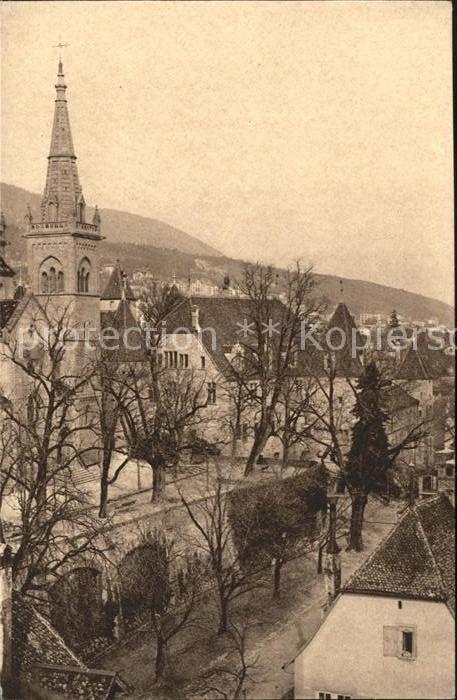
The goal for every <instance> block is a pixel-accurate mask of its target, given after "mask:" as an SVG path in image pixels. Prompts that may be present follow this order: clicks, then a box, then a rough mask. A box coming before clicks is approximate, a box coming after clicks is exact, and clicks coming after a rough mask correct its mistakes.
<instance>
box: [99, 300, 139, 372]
mask: <svg viewBox="0 0 457 700" xmlns="http://www.w3.org/2000/svg"><path fill="white" fill-rule="evenodd" d="M100 325H101V328H102V330H103V329H108V328H113V329H114V330H116V331H117V334H118V336H117V337H116V338H110V335H109V333H107V335H106V336H104V337H103V353H104V357H105V359H108V358H109V359H111V360H113V361H117V362H125V361H127V360H128V361H129V362H142V361H145V360H146V341H145V337H144V335H143V333H142V331H141V328H140V327H139V326H138V323H137V320H136V318H135V316H134V315H133V313H132V310H131V308H130V305H129V303H128V301H126V300H125V299H121V301H120V303H119V306H118V307H117V309H116V310H115V311H102V312H101V314H100ZM118 338H119V341H118Z"/></svg>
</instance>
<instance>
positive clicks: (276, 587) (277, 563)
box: [273, 557, 282, 600]
mask: <svg viewBox="0 0 457 700" xmlns="http://www.w3.org/2000/svg"><path fill="white" fill-rule="evenodd" d="M281 569H282V559H281V557H275V558H274V559H273V600H279V599H280V597H281V594H280V587H281Z"/></svg>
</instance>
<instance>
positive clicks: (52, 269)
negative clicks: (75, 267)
mask: <svg viewBox="0 0 457 700" xmlns="http://www.w3.org/2000/svg"><path fill="white" fill-rule="evenodd" d="M64 285H65V279H64V272H63V270H62V264H61V262H60V260H58V259H57V258H55V257H54V256H50V257H49V258H46V259H45V260H43V262H42V263H41V265H40V270H39V287H40V293H41V294H55V293H56V292H63V291H64Z"/></svg>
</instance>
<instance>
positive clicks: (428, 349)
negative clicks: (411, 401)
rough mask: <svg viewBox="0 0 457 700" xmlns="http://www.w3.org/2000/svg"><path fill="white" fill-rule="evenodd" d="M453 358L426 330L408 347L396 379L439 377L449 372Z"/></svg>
mask: <svg viewBox="0 0 457 700" xmlns="http://www.w3.org/2000/svg"><path fill="white" fill-rule="evenodd" d="M452 365H453V358H452V359H451V362H449V357H448V356H447V355H446V354H445V353H444V352H443V350H442V349H441V348H440V347H439V346H438V342H437V341H434V339H433V338H432V337H431V336H429V335H428V333H427V332H426V331H424V332H421V333H418V334H417V341H416V342H415V343H414V342H413V344H412V345H410V347H409V348H408V350H407V352H406V355H405V358H404V360H403V362H402V363H401V365H400V367H399V369H398V372H397V374H396V379H410V380H414V379H438V378H439V377H444V376H447V375H448V374H449V369H451V368H452Z"/></svg>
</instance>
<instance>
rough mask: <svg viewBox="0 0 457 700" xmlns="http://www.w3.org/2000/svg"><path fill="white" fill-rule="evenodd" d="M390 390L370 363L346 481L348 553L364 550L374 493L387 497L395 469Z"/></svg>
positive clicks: (359, 396)
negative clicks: (386, 403)
mask: <svg viewBox="0 0 457 700" xmlns="http://www.w3.org/2000/svg"><path fill="white" fill-rule="evenodd" d="M385 386H386V382H385V380H383V379H382V378H381V375H380V373H379V370H378V369H377V367H376V365H375V363H374V362H373V363H370V364H368V365H367V366H366V367H365V370H364V372H363V374H362V376H361V377H360V379H359V381H358V386H357V395H356V403H355V406H354V408H353V410H352V413H353V415H354V416H355V418H356V422H355V424H354V426H353V428H352V443H351V448H350V451H349V454H348V458H347V461H346V467H345V481H346V485H347V488H348V491H349V493H350V495H351V500H352V513H351V527H350V533H349V545H348V549H354V550H356V551H361V550H362V549H363V540H362V528H363V518H364V512H365V506H366V504H367V500H368V496H369V495H370V493H384V492H385V491H386V487H387V479H388V470H389V467H390V465H391V461H392V460H391V456H390V450H389V442H388V439H387V435H386V430H385V427H384V423H385V421H386V419H387V414H386V413H385V412H384V411H383V409H382V405H381V401H382V390H383V389H384V387H385Z"/></svg>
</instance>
